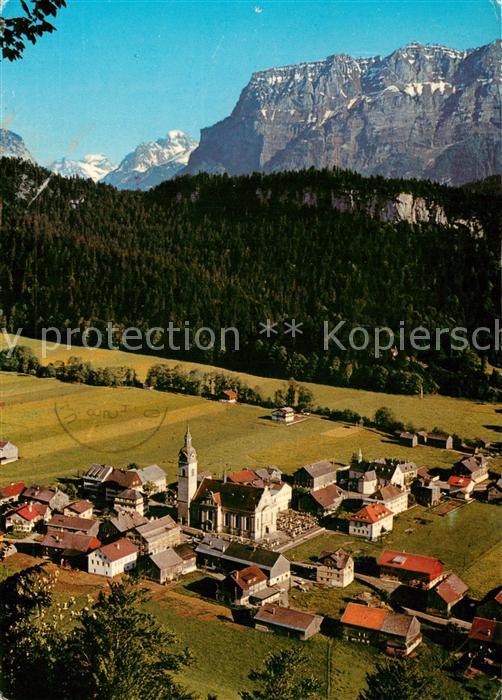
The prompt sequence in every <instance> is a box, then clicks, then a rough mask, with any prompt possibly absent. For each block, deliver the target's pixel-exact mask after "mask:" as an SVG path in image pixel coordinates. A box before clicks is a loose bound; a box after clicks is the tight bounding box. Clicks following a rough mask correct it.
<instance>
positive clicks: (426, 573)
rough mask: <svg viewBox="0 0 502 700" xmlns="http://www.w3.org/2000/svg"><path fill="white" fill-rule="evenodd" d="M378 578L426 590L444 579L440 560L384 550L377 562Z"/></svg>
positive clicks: (421, 555)
mask: <svg viewBox="0 0 502 700" xmlns="http://www.w3.org/2000/svg"><path fill="white" fill-rule="evenodd" d="M377 564H378V567H379V571H380V578H383V579H389V580H393V581H394V580H397V581H400V582H401V583H404V584H406V585H407V586H411V587H413V588H422V589H424V590H428V589H430V588H432V587H433V586H435V584H436V583H438V582H439V581H440V580H441V579H442V578H444V573H445V572H444V564H443V562H442V561H441V560H440V559H435V558H434V557H428V556H425V555H423V554H411V553H410V552H397V551H394V550H392V549H385V550H384V551H383V552H382V554H381V555H380V557H379V559H378V561H377Z"/></svg>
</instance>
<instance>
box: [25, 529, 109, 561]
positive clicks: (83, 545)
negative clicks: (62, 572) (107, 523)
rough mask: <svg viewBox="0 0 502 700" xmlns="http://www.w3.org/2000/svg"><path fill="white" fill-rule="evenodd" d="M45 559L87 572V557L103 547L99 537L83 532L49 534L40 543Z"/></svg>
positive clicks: (52, 532)
mask: <svg viewBox="0 0 502 700" xmlns="http://www.w3.org/2000/svg"><path fill="white" fill-rule="evenodd" d="M39 546H40V550H41V553H42V556H43V557H47V558H49V559H52V561H54V562H56V564H60V565H62V566H71V567H78V568H83V569H85V570H87V555H88V554H89V553H90V552H92V551H93V550H94V549H97V548H98V547H100V546H101V542H100V541H99V540H98V538H97V537H94V536H92V535H85V534H84V533H82V532H65V531H62V532H55V531H50V532H47V534H46V535H45V537H44V539H43V540H42V541H41V542H40V545H39Z"/></svg>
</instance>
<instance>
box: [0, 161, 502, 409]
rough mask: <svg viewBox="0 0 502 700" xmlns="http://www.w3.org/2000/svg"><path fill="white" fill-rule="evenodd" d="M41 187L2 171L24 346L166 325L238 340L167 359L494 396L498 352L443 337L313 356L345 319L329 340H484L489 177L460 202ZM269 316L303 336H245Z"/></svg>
mask: <svg viewBox="0 0 502 700" xmlns="http://www.w3.org/2000/svg"><path fill="white" fill-rule="evenodd" d="M48 176H49V173H47V171H45V170H43V169H41V168H39V167H36V166H34V165H32V164H30V163H26V162H24V163H23V162H21V161H18V160H13V159H2V160H1V161H0V195H1V204H2V213H1V216H2V231H1V249H0V252H1V256H0V268H1V275H0V280H1V306H2V309H3V318H2V325H4V326H6V327H7V328H8V329H9V330H15V329H17V328H23V329H24V332H25V333H27V334H33V335H38V334H39V333H40V329H41V328H42V327H43V326H56V327H58V328H65V327H72V328H75V327H80V328H82V329H84V328H85V327H86V326H89V325H92V326H96V327H104V325H105V324H106V323H107V322H108V321H112V322H114V323H115V324H116V326H117V327H118V329H120V328H121V327H122V328H123V327H127V326H137V327H139V328H141V329H143V330H145V331H146V330H147V329H148V328H150V327H152V326H160V327H166V325H167V324H168V323H169V321H171V320H172V321H174V322H175V324H176V325H178V326H183V324H184V322H185V321H189V322H190V327H191V328H198V327H200V326H210V327H212V328H214V329H219V328H220V327H229V326H236V327H237V328H238V329H239V332H240V345H241V349H240V351H239V352H234V351H232V350H227V351H226V352H223V351H221V349H219V347H216V348H215V349H214V350H212V351H210V352H207V351H206V352H203V351H200V350H198V349H196V348H192V349H191V350H190V351H188V352H179V353H173V352H171V353H168V354H170V355H171V356H173V355H174V356H178V357H185V358H188V357H189V358H190V359H195V360H203V361H204V362H212V363H214V364H218V365H220V366H225V367H229V368H232V369H246V370H248V371H251V372H255V373H260V374H264V373H268V374H273V375H277V376H284V377H295V378H296V379H299V380H310V381H312V380H313V381H319V382H323V383H332V384H337V385H347V386H355V387H361V388H372V389H377V390H386V391H394V392H402V393H417V392H419V391H420V387H421V386H423V389H424V391H436V390H439V391H441V392H443V393H448V394H452V395H465V396H472V397H479V398H483V399H489V400H495V399H497V397H499V396H500V387H501V381H500V375H497V374H496V373H494V372H492V371H491V369H490V370H489V371H486V370H487V367H488V366H489V365H488V363H491V364H492V365H493V364H496V363H497V359H498V358H497V357H496V355H495V352H494V351H491V352H487V353H485V354H484V355H483V357H481V356H479V355H478V354H475V353H473V352H471V351H470V350H467V351H464V352H460V351H453V350H451V349H450V348H449V347H448V344H447V342H446V340H444V341H443V343H444V347H443V348H442V350H440V351H430V352H426V353H425V352H422V353H418V352H417V351H413V350H411V349H410V348H409V346H408V347H406V348H405V349H404V350H399V351H398V352H397V353H396V352H390V351H388V352H386V353H384V354H383V355H382V357H380V358H379V359H374V358H373V357H372V353H371V352H370V350H368V351H366V352H357V351H349V350H348V351H341V350H340V349H337V347H336V346H335V345H334V344H331V345H330V348H329V350H328V351H324V349H323V323H324V321H328V322H329V326H330V328H331V327H333V326H334V325H336V323H337V322H338V321H339V320H342V319H345V320H346V321H347V324H346V327H345V333H340V334H338V337H339V338H341V339H342V338H343V337H345V338H346V336H347V333H348V331H349V330H350V328H351V326H352V325H358V326H359V325H361V326H366V327H368V328H369V329H372V328H374V327H375V326H378V325H389V326H391V327H392V328H394V329H395V330H396V331H397V330H398V329H399V324H400V322H404V323H405V324H406V325H407V327H410V328H412V327H415V326H419V325H420V326H425V327H428V328H431V329H433V328H435V327H445V328H452V327H453V326H466V327H467V328H469V329H471V330H472V329H474V328H475V327H477V326H489V327H491V328H492V329H493V327H494V318H495V316H496V315H497V314H498V304H499V299H500V277H499V265H500V262H499V260H500V231H499V229H498V223H499V222H498V211H500V204H501V201H500V200H501V198H500V193H499V192H498V191H497V187H498V184H497V182H496V181H493V182H492V183H488V184H487V185H486V186H484V187H481V188H477V187H474V188H469V189H468V188H464V189H461V188H458V189H457V188H447V187H445V186H440V185H437V184H435V183H431V182H418V181H401V180H385V179H383V178H379V177H375V178H363V177H361V176H359V175H356V174H354V173H350V172H338V171H334V172H328V171H304V172H299V173H278V174H274V175H263V174H256V175H252V176H247V177H238V178H230V177H226V176H219V177H216V176H208V175H204V174H201V175H198V176H195V177H184V178H180V179H178V180H174V181H170V182H165V183H163V184H162V185H160V186H159V187H157V188H156V189H155V190H152V191H151V192H148V193H141V192H130V191H122V192H120V191H117V190H115V189H114V188H113V187H111V186H106V185H102V184H98V185H96V184H94V183H92V182H90V181H82V180H78V179H73V180H72V179H63V178H61V177H59V176H52V178H51V179H50V180H49V182H48V183H47V184H46V186H45V188H44V189H43V190H42V191H41V192H40V193H39V194H38V196H37V192H38V189H39V188H40V186H41V185H42V183H44V182H45V181H46V179H47V178H48ZM402 193H409V194H411V195H412V199H413V207H414V209H413V211H414V212H415V213H416V212H419V216H420V221H421V223H410V221H412V220H414V219H412V218H410V217H408V219H407V218H406V216H407V215H406V212H405V213H404V214H403V213H402V211H401V210H399V211H397V210H396V208H395V207H394V205H393V202H394V200H395V198H396V197H398V196H399V195H401V194H402ZM347 201H350V203H351V205H350V207H348V206H347V205H346V202H347ZM389 203H390V204H391V205H392V206H389ZM396 211H397V213H396ZM413 216H415V214H413ZM427 217H429V218H430V221H429V222H427V221H426V219H427ZM438 221H439V222H441V223H437V222H438ZM267 318H269V319H272V320H273V321H276V322H282V321H284V320H288V321H289V320H290V319H293V318H294V319H296V320H297V321H298V322H301V323H303V326H302V331H303V333H302V334H301V335H297V336H296V338H295V339H292V338H291V336H290V335H284V333H283V332H282V331H281V332H280V333H279V334H278V335H277V336H272V337H271V338H270V339H266V338H265V336H264V335H263V334H261V335H260V333H259V331H260V326H259V322H261V321H265V320H266V319H267ZM281 327H282V326H281V325H280V326H279V328H281ZM117 333H118V331H117ZM157 336H158V337H157ZM157 336H156V338H157V339H156V342H157V343H160V342H162V339H161V337H160V334H157ZM483 342H486V336H483ZM492 345H493V337H492ZM145 350H146V348H143V352H145Z"/></svg>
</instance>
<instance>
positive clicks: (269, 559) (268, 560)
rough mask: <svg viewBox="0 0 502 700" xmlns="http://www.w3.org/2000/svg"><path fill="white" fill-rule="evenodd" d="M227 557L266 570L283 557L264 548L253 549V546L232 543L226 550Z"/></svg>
mask: <svg viewBox="0 0 502 700" xmlns="http://www.w3.org/2000/svg"><path fill="white" fill-rule="evenodd" d="M225 556H226V557H229V558H232V559H238V560H240V561H245V562H249V563H250V564H258V566H261V567H264V568H271V567H272V566H274V564H275V563H276V562H277V560H278V559H280V558H281V557H282V556H283V555H282V554H280V553H279V552H271V551H270V550H269V549H264V548H263V547H253V546H252V545H246V544H239V543H238V542H231V543H230V544H229V546H228V547H227V548H226V549H225Z"/></svg>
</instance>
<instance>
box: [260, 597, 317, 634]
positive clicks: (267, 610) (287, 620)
mask: <svg viewBox="0 0 502 700" xmlns="http://www.w3.org/2000/svg"><path fill="white" fill-rule="evenodd" d="M323 619H324V618H323V617H321V615H314V614H313V613H308V612H304V611H302V610H294V609H293V608H281V607H280V606H279V605H273V604H268V603H267V604H266V605H264V606H263V607H261V608H260V609H259V610H258V612H257V613H256V615H255V617H254V623H255V627H256V629H258V630H263V631H268V630H273V631H274V632H277V633H279V634H284V635H286V636H287V637H295V638H296V639H301V640H306V639H310V637H312V636H313V635H314V634H317V632H319V630H320V629H321V624H322V621H323Z"/></svg>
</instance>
